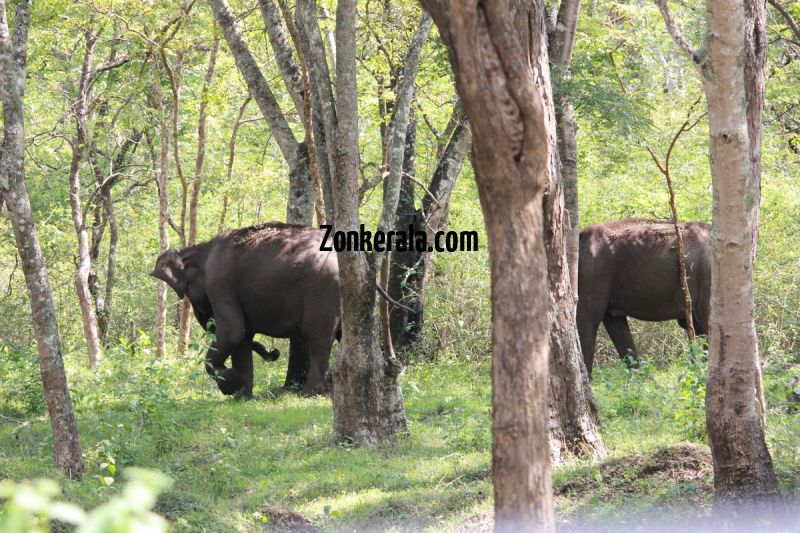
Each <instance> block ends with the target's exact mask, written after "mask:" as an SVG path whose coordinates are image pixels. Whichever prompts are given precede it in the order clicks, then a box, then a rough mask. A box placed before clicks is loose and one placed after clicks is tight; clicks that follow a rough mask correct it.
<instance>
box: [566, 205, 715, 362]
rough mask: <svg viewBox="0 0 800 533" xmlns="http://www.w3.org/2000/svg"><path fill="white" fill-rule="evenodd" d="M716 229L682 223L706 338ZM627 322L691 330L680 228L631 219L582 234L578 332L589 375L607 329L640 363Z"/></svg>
mask: <svg viewBox="0 0 800 533" xmlns="http://www.w3.org/2000/svg"><path fill="white" fill-rule="evenodd" d="M710 229H711V226H710V225H708V224H703V223H701V222H687V223H683V224H681V232H682V235H683V239H684V246H685V252H686V270H687V282H688V285H689V292H690V294H691V296H692V313H693V316H694V320H693V321H694V328H695V330H696V332H697V334H698V335H705V334H707V333H708V317H709V302H710V297H711V249H710V245H709V241H708V239H709V231H710ZM628 317H632V318H636V319H639V320H646V321H651V322H661V321H665V320H677V321H678V324H680V325H681V327H683V328H684V329H685V328H686V319H685V318H684V317H685V310H684V298H683V292H682V289H681V283H680V274H679V266H678V251H677V239H676V236H675V229H674V226H673V225H672V222H671V221H664V220H647V219H639V218H628V219H625V220H616V221H611V222H604V223H601V224H594V225H592V226H587V227H586V228H584V229H583V230H582V231H581V234H580V248H579V259H578V315H577V322H578V333H579V335H580V340H581V349H582V351H583V358H584V361H585V363H586V369H587V370H588V371H589V374H590V375H591V372H592V364H593V362H594V351H595V343H596V338H597V328H598V327H599V325H600V323H601V322H602V323H603V326H605V328H606V331H607V332H608V335H609V337H611V340H612V342H613V343H614V347H615V348H616V350H617V353H618V354H619V356H620V357H621V358H622V359H623V360H624V361H625V362H626V363H628V364H632V365H636V364H638V357H639V354H638V352H637V351H636V345H635V344H634V341H633V337H632V335H631V331H630V327H629V325H628Z"/></svg>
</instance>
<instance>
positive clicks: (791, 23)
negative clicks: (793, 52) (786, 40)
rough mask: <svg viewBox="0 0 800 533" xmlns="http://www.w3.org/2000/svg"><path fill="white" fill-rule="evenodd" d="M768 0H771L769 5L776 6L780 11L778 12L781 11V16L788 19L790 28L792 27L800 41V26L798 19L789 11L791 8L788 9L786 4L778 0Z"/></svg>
mask: <svg viewBox="0 0 800 533" xmlns="http://www.w3.org/2000/svg"><path fill="white" fill-rule="evenodd" d="M767 1H768V2H769V5H771V6H772V7H774V8H775V9H776V10H777V11H778V13H780V14H781V16H783V19H784V20H785V21H786V24H788V25H789V28H791V30H792V33H794V34H795V35H796V36H797V40H798V41H800V26H798V25H797V21H795V20H794V17H792V14H791V13H789V10H787V9H786V6H784V5H783V4H781V3H780V2H778V0H767ZM792 42H794V41H792Z"/></svg>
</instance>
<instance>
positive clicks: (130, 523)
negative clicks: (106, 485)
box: [0, 468, 172, 533]
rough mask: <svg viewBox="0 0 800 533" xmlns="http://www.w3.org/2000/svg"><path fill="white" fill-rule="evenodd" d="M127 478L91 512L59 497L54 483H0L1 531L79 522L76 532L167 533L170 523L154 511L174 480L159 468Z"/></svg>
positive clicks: (130, 473)
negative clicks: (120, 491)
mask: <svg viewBox="0 0 800 533" xmlns="http://www.w3.org/2000/svg"><path fill="white" fill-rule="evenodd" d="M125 477H126V478H128V480H129V481H128V483H127V484H126V486H125V488H124V489H123V490H122V493H121V494H119V495H117V496H114V497H113V498H112V499H111V500H109V501H108V502H107V503H105V504H103V505H101V506H99V507H97V508H95V509H93V510H92V511H91V512H89V513H86V512H84V511H83V510H82V509H81V508H80V507H78V506H76V505H74V504H71V503H67V502H63V501H59V500H56V497H57V496H58V495H59V492H60V491H59V488H58V484H57V483H56V482H55V481H52V480H49V479H40V480H36V481H34V482H22V483H14V482H11V481H3V482H0V502H2V501H3V500H5V503H4V504H3V505H2V507H0V531H3V532H4V533H22V532H45V531H50V530H51V529H50V527H51V526H57V525H58V524H59V523H61V524H71V525H73V526H77V528H76V530H75V531H76V533H111V532H123V531H152V532H153V533H162V532H166V531H168V524H167V521H166V520H164V518H163V517H161V516H159V515H157V514H155V513H153V512H151V509H152V508H153V506H154V505H155V503H156V499H157V497H158V495H159V494H160V493H161V492H163V491H164V490H165V489H167V488H169V486H170V485H171V484H172V481H171V480H170V479H169V478H168V477H167V476H165V475H163V474H161V473H160V472H156V471H153V470H146V469H142V468H129V469H126V470H125ZM61 527H63V525H61Z"/></svg>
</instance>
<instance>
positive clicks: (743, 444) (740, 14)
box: [657, 0, 778, 504]
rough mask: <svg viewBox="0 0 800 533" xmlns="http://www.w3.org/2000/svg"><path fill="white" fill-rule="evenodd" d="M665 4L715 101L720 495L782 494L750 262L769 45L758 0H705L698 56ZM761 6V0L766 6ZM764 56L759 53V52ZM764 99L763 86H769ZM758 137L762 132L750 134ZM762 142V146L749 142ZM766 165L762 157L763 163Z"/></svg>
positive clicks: (712, 393)
mask: <svg viewBox="0 0 800 533" xmlns="http://www.w3.org/2000/svg"><path fill="white" fill-rule="evenodd" d="M657 3H658V6H659V9H660V10H661V14H662V16H663V18H664V21H665V23H666V26H667V30H668V32H669V33H670V35H671V36H672V38H673V40H674V41H675V42H676V44H677V45H678V47H679V48H680V49H681V50H683V51H684V52H685V53H686V55H687V56H689V57H690V58H691V59H692V60H693V61H694V62H695V64H696V65H697V68H698V71H699V73H700V76H701V78H702V80H703V89H704V91H705V94H706V100H707V102H708V128H709V154H710V157H711V178H712V194H713V210H712V214H713V224H712V229H711V247H712V253H713V257H714V259H713V261H712V263H711V316H710V317H709V335H708V340H709V355H708V378H707V382H706V425H707V427H708V435H709V440H710V441H711V454H712V456H713V460H714V486H715V489H716V498H717V501H718V502H720V503H722V504H725V503H729V502H736V501H740V502H741V501H746V502H757V501H760V500H762V499H764V498H770V497H772V496H775V495H776V494H777V493H778V482H777V478H776V477H775V473H774V471H773V469H772V459H771V457H770V455H769V450H768V449H767V445H766V442H765V440H764V431H763V427H762V425H761V421H760V417H759V414H758V409H757V395H756V391H757V384H758V377H759V374H760V369H759V368H758V340H757V338H756V329H755V317H754V315H755V304H754V302H753V267H754V261H753V258H754V254H755V252H754V250H755V244H756V243H755V238H756V235H757V232H756V226H757V224H758V220H757V214H758V210H757V208H756V202H758V200H759V193H758V187H759V177H758V176H756V175H754V172H759V171H760V166H757V165H756V164H755V162H754V160H753V157H756V156H758V157H759V158H760V124H761V109H762V108H763V101H762V102H761V104H760V105H759V104H757V103H756V101H755V100H757V99H758V96H757V94H755V93H757V92H758V91H759V90H760V88H763V85H762V86H760V87H759V86H758V83H756V85H755V86H754V83H753V82H754V80H758V79H761V80H762V83H763V73H762V74H761V75H760V76H758V75H754V73H753V72H752V70H751V69H753V68H756V62H754V59H753V58H754V57H755V56H753V57H750V59H748V55H752V53H754V52H755V51H756V50H758V49H759V47H760V46H764V41H761V42H760V43H750V42H748V40H749V39H752V38H753V35H755V34H756V33H758V32H757V31H755V30H753V31H749V30H748V27H749V26H753V25H755V27H757V26H758V23H757V22H755V21H754V20H751V19H752V17H754V16H756V15H755V13H757V12H758V11H759V8H758V7H756V6H754V5H750V4H754V3H755V0H745V2H739V1H736V0H707V2H706V20H707V29H706V30H707V35H706V42H705V44H704V49H706V50H707V51H708V53H707V54H702V55H701V54H698V53H696V52H695V51H694V50H693V49H692V46H691V45H690V44H689V42H688V41H687V40H686V39H685V38H684V37H683V35H681V33H680V31H679V30H678V27H677V25H676V24H675V21H674V19H673V18H672V16H671V15H670V13H669V9H668V6H667V2H666V0H658V2H657ZM761 9H763V6H761ZM759 53H760V52H759ZM762 95H763V90H762ZM751 135H754V136H755V138H751ZM752 143H758V144H759V146H758V147H751V144H752ZM759 165H760V162H759Z"/></svg>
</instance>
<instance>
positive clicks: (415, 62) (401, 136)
mask: <svg viewBox="0 0 800 533" xmlns="http://www.w3.org/2000/svg"><path fill="white" fill-rule="evenodd" d="M432 24H433V21H432V20H431V17H430V16H429V15H428V14H427V13H423V15H422V19H421V20H420V21H419V25H418V27H417V31H415V32H414V36H413V37H412V39H411V46H410V47H409V50H408V53H407V54H406V57H405V61H404V62H403V65H404V66H403V72H402V74H401V75H400V80H399V82H398V84H397V93H396V94H397V96H396V98H395V102H394V104H395V105H394V117H393V119H392V125H391V128H390V135H389V137H390V138H389V144H388V146H387V149H388V150H387V151H388V157H387V163H388V166H389V169H388V174H389V175H388V176H387V178H386V180H385V181H384V188H383V210H382V212H381V218H380V220H379V221H378V231H382V232H387V231H389V230H390V229H392V228H394V227H395V221H396V218H397V202H398V199H399V197H400V183H401V177H402V175H403V155H404V153H405V148H406V133H407V132H408V123H409V121H410V119H411V104H412V101H413V97H414V84H415V83H416V81H417V71H418V69H419V59H420V54H421V53H422V47H423V46H425V41H427V40H428V34H429V33H430V31H431V25H432ZM382 258H383V254H382V253H380V252H375V253H374V254H373V264H374V265H375V266H376V267H377V266H378V265H379V264H380V261H381V259H382Z"/></svg>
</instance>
